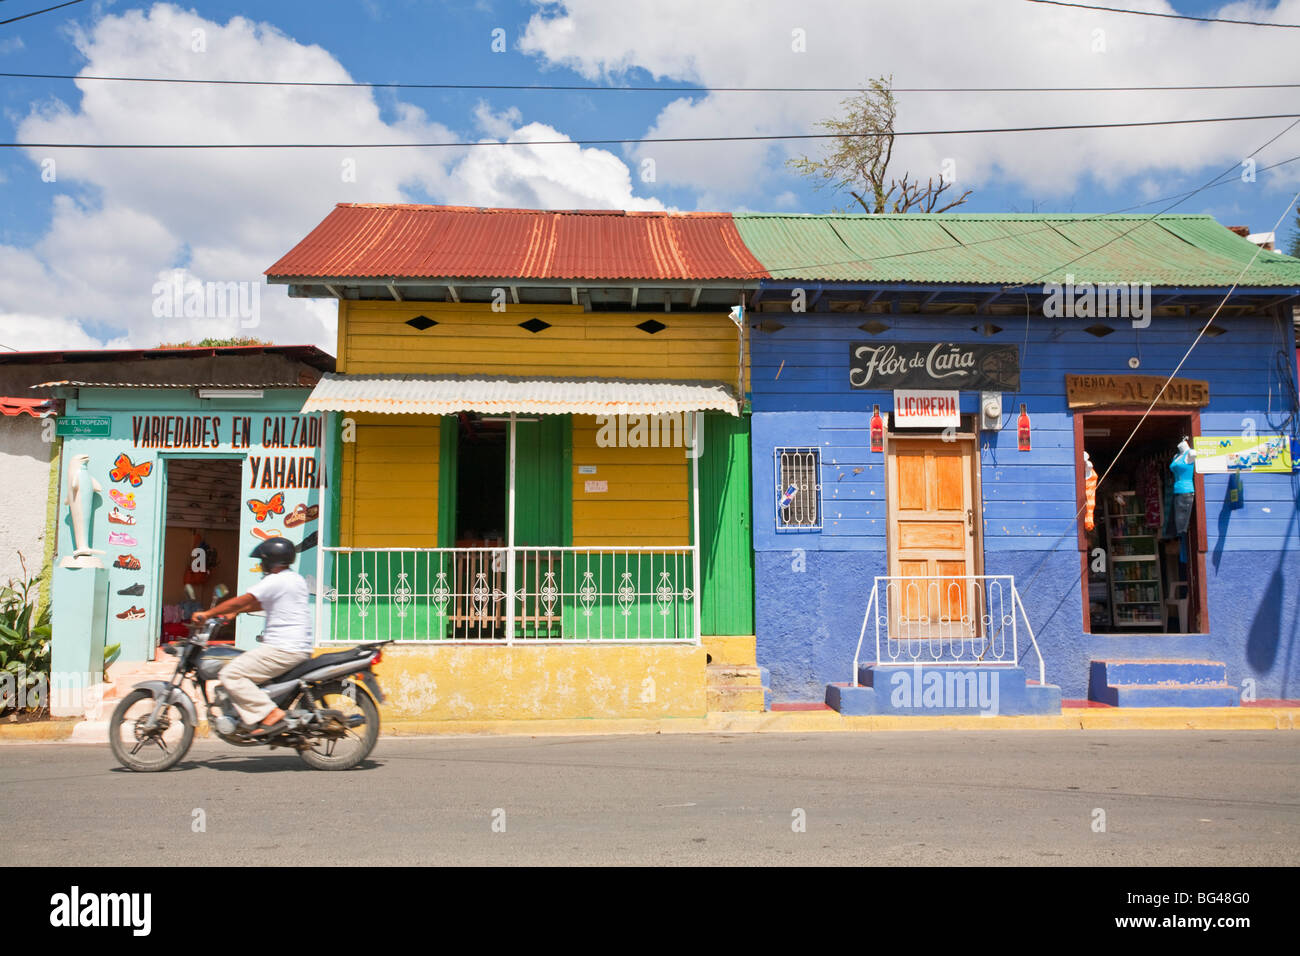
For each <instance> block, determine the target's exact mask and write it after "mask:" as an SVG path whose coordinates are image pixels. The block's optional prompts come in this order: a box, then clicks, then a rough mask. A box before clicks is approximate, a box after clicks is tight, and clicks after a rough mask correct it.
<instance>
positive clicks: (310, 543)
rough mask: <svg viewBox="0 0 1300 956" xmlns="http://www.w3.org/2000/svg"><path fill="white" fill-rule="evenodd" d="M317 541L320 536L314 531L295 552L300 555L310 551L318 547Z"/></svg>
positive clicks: (300, 543)
mask: <svg viewBox="0 0 1300 956" xmlns="http://www.w3.org/2000/svg"><path fill="white" fill-rule="evenodd" d="M317 539H318V536H317V534H316V532H315V531H313V532H312V533H311V534H309V535H307V537H305V538H303V539H302V541H301V542H299V544H298V546H297V547H296V548H294V550H295V551H297V552H298V553H299V554H302V553H303V552H304V551H310V550H311V549H312V548H314V547H316V544H317Z"/></svg>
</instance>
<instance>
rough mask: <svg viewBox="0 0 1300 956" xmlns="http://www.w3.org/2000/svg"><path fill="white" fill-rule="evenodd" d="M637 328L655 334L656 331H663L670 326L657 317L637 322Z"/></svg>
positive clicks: (648, 333)
mask: <svg viewBox="0 0 1300 956" xmlns="http://www.w3.org/2000/svg"><path fill="white" fill-rule="evenodd" d="M637 328H638V329H640V330H641V331H642V332H644V333H646V334H647V335H654V334H655V333H656V332H662V331H663V330H664V329H666V328H668V326H666V325H664V324H663V323H662V322H660V321H658V320H656V319H646V320H645V321H644V322H639V323H637Z"/></svg>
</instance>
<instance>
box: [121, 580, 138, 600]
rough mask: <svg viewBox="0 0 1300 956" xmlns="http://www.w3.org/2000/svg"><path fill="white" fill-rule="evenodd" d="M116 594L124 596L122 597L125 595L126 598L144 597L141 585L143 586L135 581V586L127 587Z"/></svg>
mask: <svg viewBox="0 0 1300 956" xmlns="http://www.w3.org/2000/svg"><path fill="white" fill-rule="evenodd" d="M117 593H118V594H124V595H126V596H128V597H143V596H144V585H143V584H140V583H139V582H138V581H137V582H136V583H135V584H132V585H131V586H130V587H128V588H122V590H120V591H118V592H117Z"/></svg>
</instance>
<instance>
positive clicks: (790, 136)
mask: <svg viewBox="0 0 1300 956" xmlns="http://www.w3.org/2000/svg"><path fill="white" fill-rule="evenodd" d="M1270 119H1296V120H1297V121H1300V113H1270V114H1264V115H1260V116H1211V117H1201V118H1198V119H1176V120H1145V121H1138V122H1130V123H1063V124H1059V125H1055V126H1007V127H998V128H988V129H939V130H900V131H894V132H864V133H772V134H754V135H748V136H646V137H628V138H624V139H535V140H499V141H498V140H481V141H479V142H474V143H466V142H441V143H0V147H3V148H8V149H17V148H24V149H443V148H455V149H473V148H477V147H485V146H498V147H500V146H634V145H644V144H648V143H745V142H775V141H779V140H813V139H846V138H847V139H872V138H879V137H882V136H891V137H893V136H962V135H970V134H983V133H1045V132H1058V131H1065V130H1080V129H1131V128H1134V127H1146V126H1189V125H1196V124H1200V123H1241V122H1248V121H1251V120H1270Z"/></svg>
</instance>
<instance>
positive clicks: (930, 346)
mask: <svg viewBox="0 0 1300 956" xmlns="http://www.w3.org/2000/svg"><path fill="white" fill-rule="evenodd" d="M849 386H850V387H852V388H879V389H894V388H952V389H959V390H960V389H990V390H997V391H1011V392H1014V391H1018V390H1019V389H1020V349H1019V348H1018V347H1017V346H1015V345H970V344H967V343H964V342H884V343H879V342H853V343H851V344H850V345H849Z"/></svg>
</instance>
